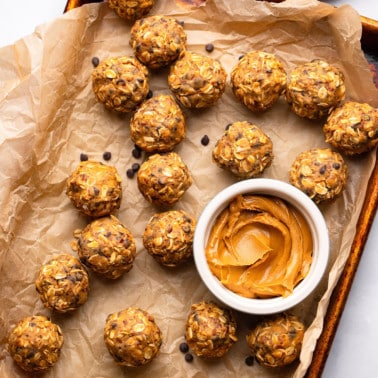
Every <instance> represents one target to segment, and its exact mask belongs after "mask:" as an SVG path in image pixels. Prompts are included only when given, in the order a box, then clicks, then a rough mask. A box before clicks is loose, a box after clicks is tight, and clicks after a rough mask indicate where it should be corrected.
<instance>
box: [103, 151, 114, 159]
mask: <svg viewBox="0 0 378 378" xmlns="http://www.w3.org/2000/svg"><path fill="white" fill-rule="evenodd" d="M102 157H103V158H104V160H106V161H108V160H110V159H111V158H112V153H111V152H109V151H105V152H104V153H103V154H102Z"/></svg>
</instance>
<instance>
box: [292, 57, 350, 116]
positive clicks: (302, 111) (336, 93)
mask: <svg viewBox="0 0 378 378" xmlns="http://www.w3.org/2000/svg"><path fill="white" fill-rule="evenodd" d="M344 98H345V84H344V74H343V73H342V72H341V71H340V70H339V69H338V68H336V67H334V66H332V65H330V64H328V63H327V62H325V61H323V60H318V59H316V60H313V61H311V62H308V63H304V64H300V65H298V66H296V67H295V68H294V69H293V70H292V71H291V73H290V74H289V80H288V84H287V89H286V100H287V102H288V104H289V105H290V108H291V110H292V111H293V112H294V113H295V114H297V115H298V116H300V117H303V118H309V119H320V118H322V117H324V116H326V115H327V114H328V113H329V112H330V111H332V109H334V108H335V107H336V106H338V105H339V103H340V102H341V101H342V100H344Z"/></svg>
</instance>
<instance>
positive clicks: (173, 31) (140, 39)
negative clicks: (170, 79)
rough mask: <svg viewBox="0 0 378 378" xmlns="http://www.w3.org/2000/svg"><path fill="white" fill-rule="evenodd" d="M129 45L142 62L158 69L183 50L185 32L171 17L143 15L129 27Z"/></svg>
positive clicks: (175, 57)
mask: <svg viewBox="0 0 378 378" xmlns="http://www.w3.org/2000/svg"><path fill="white" fill-rule="evenodd" d="M130 46H131V47H132V49H133V50H134V54H135V56H136V58H138V59H139V60H140V61H141V62H142V63H143V64H145V65H146V66H147V67H149V68H152V69H159V68H163V67H166V66H169V65H170V64H172V63H173V62H174V61H175V60H176V59H177V58H178V57H179V56H180V55H181V53H182V52H183V51H184V50H185V48H186V33H185V30H184V28H183V27H182V25H181V24H180V23H179V22H178V21H177V20H176V19H175V18H173V17H170V16H163V15H156V16H150V17H145V18H142V19H140V20H137V21H135V23H134V25H133V26H132V27H131V31H130Z"/></svg>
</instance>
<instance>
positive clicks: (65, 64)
mask: <svg viewBox="0 0 378 378" xmlns="http://www.w3.org/2000/svg"><path fill="white" fill-rule="evenodd" d="M238 5H239V7H237V6H235V5H234V4H233V6H232V8H233V9H230V8H231V6H230V5H229V4H227V2H222V1H218V2H217V3H215V2H208V4H207V6H206V7H202V8H200V9H197V10H188V9H182V8H178V7H174V6H172V5H171V4H170V5H169V6H168V5H167V4H159V5H158V6H157V7H156V8H154V13H166V14H168V13H169V14H172V15H174V16H177V17H178V18H180V19H182V20H184V21H185V29H186V30H187V33H188V37H189V38H188V42H189V48H190V49H192V50H196V51H203V52H205V50H204V45H205V44H206V43H207V42H211V43H214V45H215V47H216V49H215V51H214V52H213V53H212V55H211V56H213V57H214V58H217V59H219V60H220V61H221V62H222V63H223V64H224V66H225V68H226V69H227V71H228V72H229V71H230V68H231V67H232V65H233V64H235V62H236V61H237V57H238V56H239V55H240V54H242V53H243V52H245V51H246V49H249V48H252V46H253V48H261V49H262V48H265V49H266V50H267V51H271V52H275V53H276V54H277V55H279V56H280V57H281V58H282V59H283V60H284V62H285V65H286V67H287V68H288V69H290V68H291V67H293V65H294V64H296V63H298V62H301V61H304V60H307V59H312V58H319V57H323V58H327V59H328V60H330V61H331V62H332V63H335V64H337V65H339V66H340V67H341V68H342V69H343V70H344V71H345V72H346V73H347V88H348V95H349V96H350V97H351V98H353V99H356V100H358V99H361V100H362V99H363V100H364V101H367V102H370V103H371V104H372V105H375V106H377V91H376V89H375V88H374V85H369V83H367V84H366V85H365V84H364V85H363V86H361V85H360V83H362V82H364V83H366V80H368V77H369V76H368V75H369V74H370V73H369V67H368V65H367V62H366V60H365V59H364V57H363V54H362V52H361V50H360V48H359V44H358V33H360V32H361V30H360V24H359V17H358V15H357V14H356V12H354V11H353V10H352V9H351V8H350V7H347V6H346V7H342V8H340V9H337V10H335V9H333V8H331V7H328V6H326V5H324V4H320V3H318V2H315V1H301V2H298V1H297V2H295V4H294V2H293V1H286V2H285V4H280V5H278V4H276V5H271V4H264V3H255V2H247V1H240V2H238ZM217 15H219V16H218V18H217ZM220 15H222V17H221V18H220ZM251 15H253V16H252V17H251ZM219 19H222V22H221V23H219V22H218V21H219ZM303 20H305V21H306V22H304V21H303ZM267 25H269V27H267ZM273 25H274V28H273ZM310 26H311V28H310ZM129 27H130V25H128V24H127V23H126V24H125V23H124V22H122V21H121V20H120V19H118V18H117V17H116V16H115V15H114V14H113V13H112V12H111V11H109V10H108V9H107V7H106V4H101V5H88V6H85V7H82V8H81V9H77V10H74V11H72V12H69V13H68V14H66V15H65V16H63V17H62V18H59V19H58V20H56V21H55V22H53V23H51V24H48V25H46V26H42V27H41V28H39V29H38V30H37V32H36V34H35V35H34V36H31V37H27V38H25V39H24V40H23V41H21V42H20V43H18V44H16V46H14V47H9V48H6V49H3V51H2V53H3V54H1V58H0V68H1V69H2V70H4V71H5V72H6V73H7V75H6V78H7V79H6V80H5V81H4V83H2V88H3V89H2V91H1V92H0V104H1V105H0V106H1V110H2V112H1V113H2V119H1V121H2V122H3V124H4V125H5V128H4V135H2V138H3V139H2V144H1V150H0V153H1V156H8V155H10V154H11V155H12V156H14V159H10V160H9V161H8V160H7V159H3V161H4V163H5V164H4V169H3V171H2V175H3V182H4V186H3V188H2V194H4V196H2V197H1V198H4V199H5V201H4V202H3V203H2V205H3V208H4V209H5V211H4V212H3V214H2V215H1V218H0V220H1V226H2V230H3V232H4V239H3V238H2V241H1V243H2V246H1V247H4V248H2V252H1V255H0V259H1V260H0V263H1V269H2V281H1V282H0V283H1V285H2V288H3V290H2V298H1V299H2V301H3V304H4V305H2V306H1V309H2V310H1V311H2V313H1V318H2V324H1V332H2V334H1V342H2V346H3V345H4V343H5V333H6V331H7V330H8V329H9V328H10V327H11V326H12V325H14V324H15V322H16V321H17V320H18V319H19V318H20V317H22V316H26V315H29V314H30V313H45V314H48V312H47V311H46V310H44V309H43V307H42V305H41V303H39V300H38V298H37V297H36V294H35V289H34V287H33V285H34V279H35V273H36V270H37V269H38V267H39V265H40V264H41V263H42V262H44V261H46V259H47V258H48V257H49V256H51V255H52V254H54V253H58V252H63V251H69V242H70V241H71V240H72V231H73V230H74V229H75V228H77V227H82V226H83V225H85V224H86V220H85V219H83V218H82V217H81V216H79V215H78V214H77V213H76V212H75V211H74V209H72V206H71V204H70V203H69V201H68V200H67V198H65V196H64V182H65V178H66V177H67V175H68V174H69V173H70V172H71V171H72V170H73V168H74V167H75V166H76V164H77V163H78V157H79V155H80V153H81V152H86V153H88V154H89V155H90V157H92V158H97V159H99V160H101V156H102V153H103V152H104V151H105V150H109V151H111V152H112V156H113V157H112V160H111V163H112V164H114V165H116V166H117V168H119V170H120V172H123V177H124V201H123V204H122V207H121V210H120V212H119V214H118V215H119V217H120V219H121V220H123V221H124V223H125V224H126V225H127V226H128V227H129V228H130V230H131V231H132V232H133V234H134V235H135V237H136V239H137V243H138V247H139V248H138V257H137V259H136V263H135V267H134V269H133V270H132V271H131V272H130V273H129V274H128V275H127V276H125V277H124V278H123V279H122V280H120V281H119V282H115V283H108V282H104V281H102V280H99V279H98V278H97V277H95V276H91V278H92V280H91V282H92V292H91V297H90V299H89V301H88V302H87V303H86V304H85V306H83V307H82V308H81V309H80V310H79V311H78V312H76V313H74V314H72V315H70V316H61V315H59V316H57V315H56V314H53V319H54V320H56V321H57V322H59V323H60V324H61V325H62V328H63V331H64V334H65V335H67V336H66V343H65V347H64V350H63V353H62V357H61V361H60V363H59V364H57V365H56V366H55V367H54V369H53V370H52V371H51V372H49V374H48V376H51V377H55V376H56V377H58V376H59V377H61V376H65V375H68V374H70V375H72V374H77V372H79V371H81V370H80V369H83V371H85V376H88V377H92V376H93V377H98V376H99V374H101V376H104V377H107V376H109V377H110V376H114V375H117V376H122V375H125V376H126V375H127V376H129V375H131V376H145V375H146V374H148V375H152V374H154V375H155V376H167V375H164V374H166V372H167V371H169V376H172V377H174V376H177V377H181V376H182V374H185V375H186V376H216V375H219V374H222V376H230V377H231V376H234V375H235V374H237V375H240V376H244V375H247V374H248V375H249V374H251V373H252V372H253V374H254V375H255V376H267V374H268V373H269V376H293V375H294V376H303V374H304V373H305V372H306V369H307V367H308V366H309V364H310V363H311V360H312V351H313V349H314V346H315V344H316V340H317V338H318V336H319V334H320V332H321V330H322V326H323V318H324V313H325V311H326V309H327V304H328V301H329V297H330V293H331V292H332V290H333V287H334V285H335V284H336V282H337V278H338V277H339V276H340V273H341V271H342V269H343V266H344V264H345V261H346V259H347V257H348V251H349V249H350V247H351V244H352V241H353V237H354V234H355V230H356V224H357V219H358V215H359V214H360V210H361V208H362V205H363V201H364V199H363V197H362V196H359V195H358V194H359V193H365V192H366V188H367V185H368V183H367V179H366V178H367V177H369V176H370V175H371V172H372V170H373V168H374V166H375V154H374V153H372V154H369V155H368V156H365V157H364V158H363V159H361V160H350V159H349V160H348V165H349V167H350V172H351V180H350V181H349V183H348V187H347V190H346V192H345V194H344V196H343V197H342V198H340V199H339V200H338V201H336V202H335V203H334V204H332V206H323V207H322V211H323V212H324V214H325V216H326V220H327V223H328V225H329V227H330V230H331V236H332V261H331V264H330V275H329V277H330V285H329V287H328V289H327V279H325V280H324V282H323V283H322V285H321V286H320V287H319V288H318V290H317V291H316V292H315V293H314V295H313V296H312V298H310V300H308V301H306V302H305V303H303V304H302V305H300V306H298V307H297V308H295V309H294V311H295V312H297V313H298V314H300V315H301V316H303V318H304V319H305V320H306V323H307V324H308V325H309V326H310V328H309V331H308V332H307V335H306V342H305V345H304V350H303V353H302V356H301V363H300V364H299V365H293V366H292V367H290V368H288V369H284V370H280V371H268V372H267V371H266V369H263V368H261V367H259V366H253V367H247V366H246V365H244V358H245V357H246V356H247V355H248V350H247V348H246V344H245V342H244V337H245V332H246V329H247V328H248V327H249V326H250V325H251V322H253V321H254V320H255V319H253V318H252V319H251V318H250V317H246V316H244V315H243V314H239V316H238V317H239V320H240V324H241V327H240V330H239V337H240V342H239V343H238V344H237V345H236V346H235V348H233V350H232V351H231V352H230V354H229V355H228V356H227V357H226V358H225V359H223V360H222V361H218V362H216V363H213V364H208V363H206V362H203V361H200V360H198V359H196V361H195V363H193V364H187V363H185V362H184V359H183V356H182V355H181V354H180V352H179V351H178V345H179V343H180V342H181V341H183V332H184V329H183V327H184V322H185V318H186V315H187V313H188V311H189V307H190V304H191V303H193V302H194V301H198V300H201V299H203V298H205V299H211V296H210V294H209V293H208V292H207V290H206V289H205V288H204V286H203V284H202V283H201V282H200V280H199V278H198V275H197V274H196V271H195V267H194V265H193V264H192V265H190V266H187V267H182V268H181V269H179V270H178V271H166V270H165V269H162V268H161V267H159V266H157V264H156V263H155V262H154V261H151V258H149V256H146V253H145V252H144V251H143V248H142V246H141V240H140V236H141V232H142V229H143V227H144V225H145V224H146V222H147V220H148V218H149V216H150V215H151V214H152V213H153V212H154V211H155V210H156V209H153V208H152V207H151V206H149V205H148V204H147V203H145V201H144V199H143V198H142V197H141V195H140V193H138V191H137V189H136V182H135V180H134V181H132V180H128V179H127V178H126V175H125V171H126V169H127V168H128V167H129V166H130V164H131V163H132V162H134V160H133V158H132V157H131V149H132V144H131V142H130V140H129V138H128V129H127V122H128V116H126V117H125V116H119V115H115V114H112V113H109V112H107V111H104V109H103V107H102V106H101V105H100V104H97V103H96V102H95V100H94V98H93V96H92V93H91V88H90V84H89V77H90V71H91V69H92V67H91V64H90V60H91V58H92V57H93V56H94V55H96V56H99V57H100V58H104V57H105V56H107V55H111V54H120V53H125V54H126V53H131V50H130V48H129V46H128V38H127V33H128V30H129ZM275 28H276V29H275ZM208 30H211V32H209V31H208ZM204 31H206V33H205V32H204ZM283 31H284V32H286V34H282V32H283ZM241 37H242V38H241ZM268 38H269V39H268ZM267 40H269V41H270V44H269V46H267V43H266V41H267ZM345 40H348V41H349V44H348V48H347V49H346V50H345ZM63 49H64V52H65V53H64V54H62V53H61V51H63ZM58 52H59V53H58ZM25 56H27V57H28V58H29V59H25ZM21 57H22V59H21ZM9 62H15V64H9ZM58 68H59V69H58ZM163 74H164V75H165V74H166V73H163ZM356 78H357V79H358V80H357V79H356ZM2 80H4V79H2ZM152 89H153V90H154V92H155V93H158V92H164V91H166V83H165V80H164V78H163V77H162V75H157V74H153V77H152ZM25 90H26V95H25ZM186 115H187V121H188V138H187V140H186V141H185V142H184V143H183V144H182V145H180V146H179V147H178V148H177V151H178V152H179V153H180V154H182V156H183V157H184V160H185V161H186V163H187V164H188V166H189V168H190V169H191V170H192V172H193V175H194V185H193V186H192V188H191V189H190V190H189V191H188V193H187V194H186V195H185V196H184V198H183V200H182V201H180V203H179V205H178V206H177V207H179V208H183V209H184V210H187V211H188V212H192V213H193V214H194V215H195V216H198V215H199V213H200V211H201V208H202V207H203V206H204V205H205V204H206V203H207V201H208V200H209V199H210V198H212V196H213V195H214V194H215V193H216V192H217V191H218V190H219V189H221V188H222V187H224V186H225V185H228V184H229V183H232V182H234V181H235V178H233V177H231V176H230V175H228V174H226V173H225V172H222V171H220V170H219V169H218V168H217V167H215V166H214V165H213V164H211V159H210V155H211V148H212V146H213V145H214V144H215V141H216V139H217V137H219V135H220V133H221V132H222V131H223V129H224V127H225V125H226V124H227V123H228V122H232V121H234V120H239V119H248V120H251V121H253V122H255V123H256V124H258V125H259V126H261V127H262V128H263V129H264V131H266V132H267V133H268V134H269V135H270V136H271V138H272V139H273V143H274V146H275V155H276V156H277V157H278V158H276V160H275V162H274V164H273V166H272V167H271V168H270V169H269V170H268V171H267V172H266V173H265V174H264V176H265V177H274V178H279V179H282V180H284V181H287V179H288V166H289V165H288V164H289V162H291V161H292V160H293V158H294V156H295V155H296V154H297V153H298V152H300V151H302V150H303V149H305V148H308V147H314V146H320V145H322V146H324V145H325V144H324V141H323V140H322V135H321V133H320V132H319V125H317V124H314V123H313V122H307V121H303V120H299V119H298V118H296V117H295V116H294V115H293V114H291V113H290V112H288V109H287V106H286V104H285V103H284V101H280V102H279V103H278V104H277V105H276V106H275V107H274V109H272V110H271V111H269V112H268V113H266V114H263V115H257V116H256V115H253V114H251V113H250V112H249V111H247V110H246V109H244V108H243V107H242V106H241V105H240V104H238V103H237V102H236V101H235V99H234V98H233V97H232V94H231V92H230V90H229V88H228V91H226V94H225V96H224V97H223V98H222V100H221V102H220V103H219V104H218V105H217V106H216V107H214V108H213V109H209V110H206V111H203V112H187V113H186ZM283 126H284V127H283ZM304 130H305V131H304ZM204 133H206V134H208V135H209V136H210V141H211V143H210V145H209V146H207V147H204V146H201V144H200V139H201V137H202V136H203V134H204ZM293 135H294V136H297V137H294V138H293ZM298 136H300V137H298ZM288 143H290V147H291V148H290V149H288V148H287V145H288ZM7 154H8V155H7ZM209 174H210V175H212V176H213V177H216V178H217V180H209V179H208V177H209ZM15 267H17V274H16V272H15V270H16V269H15ZM146 276H148V279H147V280H145V279H144V278H145V277H146ZM9 282H10V283H11V284H9ZM148 293H152V294H151V295H147V294H148ZM318 302H319V303H320V304H319V306H318V305H317V304H318ZM131 304H137V305H139V306H141V307H143V308H145V309H147V310H149V311H150V312H151V313H153V314H154V315H155V318H156V320H157V322H158V324H159V325H160V326H161V328H162V330H163V333H164V334H165V335H166V340H165V343H164V345H163V348H162V353H161V355H160V356H159V358H158V359H157V360H156V361H154V363H153V364H151V365H150V366H148V367H146V368H143V369H141V370H138V371H132V372H130V371H126V370H124V369H121V368H119V367H117V366H115V365H114V363H113V361H112V359H111V357H110V356H109V355H108V354H107V351H106V350H105V347H104V345H103V341H102V329H103V323H104V319H105V317H106V315H107V314H108V313H109V312H113V311H116V310H119V309H120V308H121V307H122V306H123V307H124V306H128V305H131ZM116 307H117V308H116ZM8 308H9V309H10V310H9V311H5V309H8ZM78 369H79V370H78ZM162 369H163V370H162ZM165 369H167V370H165ZM0 372H3V373H4V374H8V375H6V376H10V377H11V376H22V373H21V372H20V371H19V370H17V369H15V368H14V365H13V364H12V362H11V361H10V357H9V355H7V353H6V352H5V350H4V348H2V351H1V360H0ZM183 372H184V373H183ZM200 372H202V373H200ZM201 374H202V375H201Z"/></svg>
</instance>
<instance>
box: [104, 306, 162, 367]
mask: <svg viewBox="0 0 378 378" xmlns="http://www.w3.org/2000/svg"><path fill="white" fill-rule="evenodd" d="M104 340H105V344H106V347H107V348H108V351H109V353H110V354H111V356H112V357H113V358H114V361H115V362H116V363H117V364H118V365H122V366H129V367H138V366H142V365H146V364H148V363H150V362H151V361H152V360H153V359H154V358H155V357H156V356H157V355H158V353H159V351H160V346H161V344H162V334H161V331H160V328H159V327H158V326H157V325H156V323H155V319H154V317H153V316H152V315H150V314H149V313H148V312H147V311H145V310H142V309H140V308H137V307H129V308H127V309H125V310H122V311H119V312H115V313H113V314H110V315H108V317H107V319H106V324H105V329H104Z"/></svg>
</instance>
